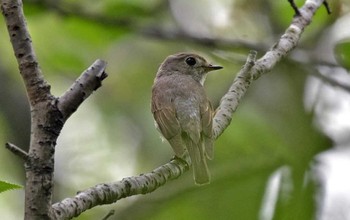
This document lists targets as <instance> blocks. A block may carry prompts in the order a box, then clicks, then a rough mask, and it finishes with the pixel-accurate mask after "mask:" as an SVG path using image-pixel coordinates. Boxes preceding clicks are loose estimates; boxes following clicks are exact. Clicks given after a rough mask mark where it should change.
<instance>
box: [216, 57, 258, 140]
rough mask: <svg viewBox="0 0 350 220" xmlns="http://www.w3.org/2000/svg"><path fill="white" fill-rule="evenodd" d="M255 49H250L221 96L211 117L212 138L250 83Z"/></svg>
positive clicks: (228, 121) (233, 110) (225, 122)
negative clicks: (228, 86) (243, 62)
mask: <svg viewBox="0 0 350 220" xmlns="http://www.w3.org/2000/svg"><path fill="white" fill-rule="evenodd" d="M256 54H257V53H256V51H250V53H249V55H248V58H247V61H246V63H245V65H244V66H243V67H242V69H241V71H240V72H239V73H238V75H237V76H236V78H235V80H234V81H233V83H232V85H231V87H230V89H229V90H228V92H227V93H226V94H225V95H224V97H222V99H221V101H220V105H219V107H218V108H217V109H216V113H215V116H214V119H213V131H214V139H217V138H218V137H219V136H220V135H221V134H222V132H224V130H225V129H226V128H227V126H228V125H229V124H230V122H231V119H232V114H233V113H234V112H235V111H236V109H237V107H238V105H239V102H240V100H241V99H242V98H243V96H244V94H245V93H246V91H247V90H248V88H249V85H250V83H251V76H250V70H251V68H252V67H253V66H254V63H255V59H256Z"/></svg>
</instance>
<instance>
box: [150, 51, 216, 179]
mask: <svg viewBox="0 0 350 220" xmlns="http://www.w3.org/2000/svg"><path fill="white" fill-rule="evenodd" d="M221 68H222V67H220V66H213V65H211V64H209V63H208V62H207V61H206V60H205V59H204V58H203V57H201V56H199V55H196V54H191V53H179V54H175V55H171V56H169V57H167V58H166V59H165V61H164V62H163V63H162V64H161V66H160V67H159V70H158V73H157V75H156V78H155V80H154V85H153V88H152V104H151V108H152V113H153V116H154V119H155V122H156V126H157V128H158V129H159V130H160V132H161V133H162V135H163V136H164V138H165V139H167V140H168V142H169V143H170V145H171V147H172V148H173V150H174V152H175V155H176V156H177V157H180V158H182V157H183V156H184V155H185V153H186V151H187V152H188V153H189V156H190V158H191V162H192V166H193V173H194V179H195V182H196V183H197V184H206V183H209V182H210V174H209V171H208V167H207V162H206V159H207V158H208V159H212V158H213V129H212V125H213V121H212V120H213V112H214V111H213V108H212V106H211V104H210V102H209V100H208V99H207V96H206V93H205V90H204V88H203V83H204V81H205V77H206V74H207V73H208V72H209V71H212V70H217V69H221Z"/></svg>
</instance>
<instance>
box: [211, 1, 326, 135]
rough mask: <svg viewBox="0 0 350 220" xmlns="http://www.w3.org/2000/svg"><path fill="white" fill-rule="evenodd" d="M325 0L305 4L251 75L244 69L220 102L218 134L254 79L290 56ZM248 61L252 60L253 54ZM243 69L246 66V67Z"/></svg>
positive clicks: (224, 127) (216, 118) (228, 121)
mask: <svg viewBox="0 0 350 220" xmlns="http://www.w3.org/2000/svg"><path fill="white" fill-rule="evenodd" d="M322 4H323V0H307V1H306V2H305V4H304V6H303V7H302V8H301V9H299V12H300V15H299V16H295V17H294V18H293V21H292V23H291V25H290V26H289V27H288V28H287V30H286V31H285V33H284V34H283V35H282V36H281V38H280V39H279V40H278V42H277V43H276V44H275V45H274V46H273V47H272V48H271V49H270V50H269V51H267V52H266V53H265V55H264V56H263V57H261V58H260V59H258V60H257V61H256V62H255V64H254V65H253V66H252V67H251V68H250V69H249V74H250V76H251V77H242V76H241V75H240V74H241V73H240V74H238V75H237V77H236V79H235V80H234V82H233V84H232V86H231V87H230V89H229V91H228V92H227V94H226V95H225V96H224V97H223V98H222V100H221V102H220V106H219V107H218V110H217V112H216V115H215V116H214V122H213V129H214V134H215V137H216V138H217V137H218V136H219V135H220V134H221V133H222V132H223V131H224V130H225V129H226V128H227V126H228V125H229V124H230V122H231V119H232V115H233V113H234V112H235V111H236V109H237V107H238V105H239V102H240V100H241V99H242V98H243V96H244V94H245V93H246V91H247V89H248V87H249V85H250V84H251V83H252V82H253V80H256V79H258V78H259V77H260V76H261V75H263V74H265V73H268V72H269V71H271V70H272V68H273V67H274V66H275V65H276V64H277V63H278V62H280V61H281V60H282V59H283V58H284V57H286V56H287V55H288V54H289V53H290V52H291V51H292V50H293V49H294V48H295V47H296V46H297V44H298V42H299V39H300V38H301V34H302V33H303V31H304V28H305V27H306V26H307V25H309V24H310V22H311V19H312V17H313V15H314V14H315V12H316V10H317V9H318V8H319V7H320V6H322ZM250 56H252V55H250ZM247 61H249V57H248V60H247ZM246 65H247V64H246ZM243 70H244V68H243V69H242V71H243ZM242 71H241V72H242ZM243 72H244V71H243ZM233 97H235V98H233Z"/></svg>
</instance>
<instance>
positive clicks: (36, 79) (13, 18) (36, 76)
mask: <svg viewBox="0 0 350 220" xmlns="http://www.w3.org/2000/svg"><path fill="white" fill-rule="evenodd" d="M1 11H2V14H3V16H4V18H5V21H6V24H7V30H8V33H9V36H10V40H11V43H12V47H13V51H14V52H15V56H16V59H17V63H18V66H19V71H20V73H21V75H22V77H23V81H24V83H25V86H26V90H27V93H28V97H29V101H30V104H31V106H34V105H35V104H36V103H38V102H40V101H42V100H47V99H48V98H49V96H50V86H49V85H48V84H47V83H46V82H45V81H44V79H43V76H42V74H41V70H40V67H39V64H38V61H37V59H36V55H35V52H34V49H33V46H32V40H31V37H30V35H29V32H28V28H27V24H26V21H25V18H24V14H23V9H22V2H21V1H20V0H2V1H1Z"/></svg>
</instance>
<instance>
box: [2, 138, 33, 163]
mask: <svg viewBox="0 0 350 220" xmlns="http://www.w3.org/2000/svg"><path fill="white" fill-rule="evenodd" d="M5 147H6V148H7V149H8V150H10V151H11V152H12V153H13V154H15V155H16V156H18V157H20V158H21V159H22V160H23V161H24V162H26V161H28V153H27V152H25V151H24V150H22V149H21V148H19V147H17V146H16V145H14V144H11V143H9V142H7V143H6V144H5Z"/></svg>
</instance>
